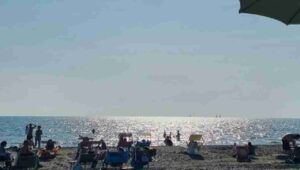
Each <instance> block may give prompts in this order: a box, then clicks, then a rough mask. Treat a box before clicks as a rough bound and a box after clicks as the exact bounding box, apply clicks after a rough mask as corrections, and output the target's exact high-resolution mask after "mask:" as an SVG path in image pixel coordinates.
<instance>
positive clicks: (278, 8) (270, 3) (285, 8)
mask: <svg viewBox="0 0 300 170" xmlns="http://www.w3.org/2000/svg"><path fill="white" fill-rule="evenodd" d="M240 4H241V8H240V13H249V14H256V15H261V16H266V17H270V18H273V19H276V20H279V21H281V22H283V23H285V24H286V25H289V24H300V0H240Z"/></svg>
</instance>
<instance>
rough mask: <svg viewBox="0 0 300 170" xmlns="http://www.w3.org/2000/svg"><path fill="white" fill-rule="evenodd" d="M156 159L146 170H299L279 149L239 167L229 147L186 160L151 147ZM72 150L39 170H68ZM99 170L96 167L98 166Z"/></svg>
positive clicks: (263, 151) (265, 149) (172, 150)
mask: <svg viewBox="0 0 300 170" xmlns="http://www.w3.org/2000/svg"><path fill="white" fill-rule="evenodd" d="M155 148H156V149H157V156H156V157H155V160H154V161H153V162H151V163H150V166H149V169H239V170H240V169H300V165H299V164H298V165H297V164H287V163H285V157H286V155H285V154H284V153H282V150H281V146H279V145H262V146H257V150H256V153H257V155H256V156H255V159H253V160H252V161H251V162H244V163H240V162H237V161H236V159H235V158H233V157H232V156H231V154H232V147H231V146H203V148H202V157H190V156H189V155H187V154H185V148H183V147H162V146H160V147H155ZM75 152H76V149H75V148H63V149H62V150H61V152H60V154H59V155H58V156H57V157H56V158H54V159H53V160H51V161H48V162H41V164H42V165H43V167H42V168H40V169H41V170H63V169H70V163H69V161H71V160H72V159H73V158H74V156H75ZM98 165H99V168H97V169H101V168H100V165H101V163H99V164H98Z"/></svg>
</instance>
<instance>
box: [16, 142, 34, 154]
mask: <svg viewBox="0 0 300 170" xmlns="http://www.w3.org/2000/svg"><path fill="white" fill-rule="evenodd" d="M19 152H20V155H33V153H32V152H31V149H30V145H29V143H28V140H25V141H24V142H23V146H22V147H21V148H20V151H19Z"/></svg>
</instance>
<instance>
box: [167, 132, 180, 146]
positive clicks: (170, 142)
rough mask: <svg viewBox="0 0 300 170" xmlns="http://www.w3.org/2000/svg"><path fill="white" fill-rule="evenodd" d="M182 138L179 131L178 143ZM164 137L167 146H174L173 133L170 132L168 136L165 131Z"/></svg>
mask: <svg viewBox="0 0 300 170" xmlns="http://www.w3.org/2000/svg"><path fill="white" fill-rule="evenodd" d="M180 136H181V134H180V132H179V130H177V134H176V136H175V137H176V140H177V141H180ZM163 137H164V138H165V140H164V143H165V144H166V145H167V146H173V141H172V132H170V133H169V135H167V133H166V131H164V134H163Z"/></svg>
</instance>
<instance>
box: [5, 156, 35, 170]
mask: <svg viewBox="0 0 300 170" xmlns="http://www.w3.org/2000/svg"><path fill="white" fill-rule="evenodd" d="M38 163H39V159H38V157H37V155H36V154H29V155H20V154H19V153H18V155H17V158H16V162H15V165H14V166H12V168H11V169H18V170H23V169H26V170H28V169H37V168H38Z"/></svg>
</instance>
